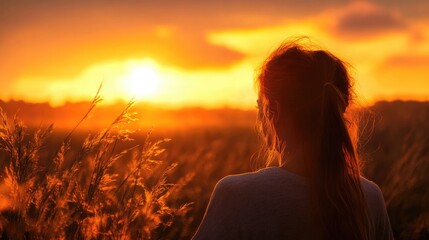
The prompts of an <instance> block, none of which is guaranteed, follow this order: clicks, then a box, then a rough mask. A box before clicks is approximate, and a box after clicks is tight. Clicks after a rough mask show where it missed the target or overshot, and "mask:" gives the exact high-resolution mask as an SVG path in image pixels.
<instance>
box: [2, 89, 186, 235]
mask: <svg viewBox="0 0 429 240" xmlns="http://www.w3.org/2000/svg"><path fill="white" fill-rule="evenodd" d="M100 100H101V98H100V96H99V92H98V93H97V95H96V96H95V98H94V100H93V102H92V104H91V107H90V109H89V110H88V112H87V113H86V114H85V116H84V117H83V118H82V120H81V121H80V122H79V123H78V124H77V126H76V127H75V128H74V129H73V130H72V131H71V132H70V133H69V134H68V135H67V136H66V137H65V138H64V139H63V140H62V141H61V143H60V144H58V147H57V148H52V147H51V148H48V147H46V146H45V142H46V139H47V138H48V137H49V136H50V134H51V133H52V130H53V125H50V126H48V127H46V128H43V129H42V128H40V129H39V130H36V131H30V130H28V129H27V128H26V126H25V125H24V124H23V123H22V122H21V121H20V120H19V118H18V117H17V116H15V117H13V118H12V119H9V118H8V116H6V114H5V113H4V112H3V110H1V109H0V121H1V122H0V149H1V150H2V151H3V152H4V153H6V157H5V163H4V164H3V165H4V169H2V170H3V171H4V172H3V173H2V174H1V175H2V176H4V177H3V179H1V184H0V194H1V203H0V230H1V232H2V235H1V238H6V239H7V238H11V239H23V238H26V239H28V238H30V239H58V238H67V239H92V238H109V239H128V238H132V239H137V238H139V239H153V238H156V239H159V238H163V237H166V236H164V235H165V231H164V230H165V229H167V228H168V227H169V226H170V225H171V224H172V222H173V220H174V219H175V218H176V217H177V216H183V215H184V214H186V213H187V211H188V210H189V206H190V204H182V205H178V206H177V204H173V203H174V202H175V201H173V200H177V199H180V198H181V197H180V195H179V192H180V189H181V188H182V187H183V186H184V185H185V184H186V182H187V181H189V179H190V177H189V176H188V175H185V177H183V178H182V179H179V181H178V182H177V183H172V182H170V181H169V180H168V177H169V175H170V174H171V173H172V172H173V171H174V169H175V168H176V164H175V163H173V164H169V165H166V164H165V163H164V162H163V156H164V148H163V144H164V143H165V142H166V141H168V139H164V140H161V141H156V142H152V141H151V140H150V134H148V135H147V137H146V138H145V139H144V141H143V142H142V144H140V145H138V144H134V145H133V146H132V147H127V148H125V149H119V147H118V146H119V145H120V144H121V143H124V142H128V143H134V142H135V140H133V139H132V137H131V134H132V131H130V130H129V129H127V128H126V125H127V123H129V122H131V121H134V120H135V118H134V114H133V113H132V112H131V110H130V109H131V107H132V105H133V102H130V103H129V104H128V105H127V106H126V107H125V109H124V111H123V112H121V113H120V114H119V115H118V117H117V118H116V119H114V121H113V122H112V123H111V125H110V126H109V127H107V128H106V129H104V130H103V131H101V132H99V133H98V134H95V135H89V136H87V137H86V139H85V140H84V141H83V143H82V144H81V146H80V148H79V149H71V138H72V135H73V133H74V131H75V130H76V129H77V127H78V126H79V125H80V123H81V122H82V121H84V120H85V119H86V118H87V117H88V116H89V115H90V114H91V112H92V111H93V109H94V107H95V106H96V105H97V103H98V102H99V101H100ZM47 150H49V151H47ZM118 164H120V165H127V167H125V168H116V167H115V166H116V165H118Z"/></svg>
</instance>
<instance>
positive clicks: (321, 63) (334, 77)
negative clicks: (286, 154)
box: [256, 42, 352, 153]
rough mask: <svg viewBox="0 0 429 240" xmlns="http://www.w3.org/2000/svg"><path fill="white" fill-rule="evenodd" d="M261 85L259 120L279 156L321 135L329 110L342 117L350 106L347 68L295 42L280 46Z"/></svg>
mask: <svg viewBox="0 0 429 240" xmlns="http://www.w3.org/2000/svg"><path fill="white" fill-rule="evenodd" d="M256 84H257V86H258V105H259V111H260V112H259V121H260V123H261V127H262V132H263V135H264V137H265V138H266V140H267V144H268V145H269V146H268V147H269V148H270V149H271V150H276V151H277V152H279V153H281V152H282V151H288V150H287V149H285V148H287V146H288V145H289V146H290V145H293V144H294V142H296V141H298V140H300V141H309V140H310V139H313V138H314V136H315V134H316V133H317V132H318V131H320V130H321V129H320V126H319V125H320V124H316V123H318V122H321V121H322V119H321V118H322V116H323V110H324V109H325V107H326V106H324V105H329V107H331V108H334V110H336V111H338V114H343V113H344V112H345V110H346V108H347V107H348V105H349V103H350V102H351V98H352V97H351V96H352V92H351V80H350V77H349V75H348V73H347V69H346V67H345V64H344V63H343V62H342V61H341V60H340V59H338V58H337V57H335V56H333V55H332V54H330V53H329V52H327V51H324V50H310V49H306V48H305V47H303V46H301V45H299V44H298V43H295V42H292V43H287V44H283V45H281V46H280V47H279V48H278V49H277V50H275V51H274V52H273V53H272V54H271V55H270V56H269V57H268V59H267V60H266V61H265V63H264V64H263V66H262V68H261V71H260V73H259V76H258V78H257V82H256Z"/></svg>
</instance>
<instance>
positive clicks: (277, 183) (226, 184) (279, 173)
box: [215, 167, 305, 193]
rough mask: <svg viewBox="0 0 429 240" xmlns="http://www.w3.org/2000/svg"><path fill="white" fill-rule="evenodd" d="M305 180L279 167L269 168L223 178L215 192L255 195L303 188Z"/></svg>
mask: <svg viewBox="0 0 429 240" xmlns="http://www.w3.org/2000/svg"><path fill="white" fill-rule="evenodd" d="M304 184H305V178H304V177H302V176H299V175H296V174H293V173H291V172H288V171H286V170H284V169H281V168H278V167H268V168H264V169H261V170H259V171H256V172H247V173H242V174H235V175H228V176H226V177H224V178H222V179H221V180H220V181H219V182H218V183H217V184H216V187H215V190H223V191H236V192H241V193H245V192H247V193H254V192H257V191H258V190H260V191H268V190H270V189H279V188H287V187H302V186H303V185H304Z"/></svg>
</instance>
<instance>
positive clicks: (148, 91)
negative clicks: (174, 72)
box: [124, 66, 159, 99]
mask: <svg viewBox="0 0 429 240" xmlns="http://www.w3.org/2000/svg"><path fill="white" fill-rule="evenodd" d="M124 82H125V87H126V90H127V92H128V93H129V94H130V95H131V96H132V97H134V98H138V99H140V98H145V97H150V96H153V95H155V94H156V93H157V91H158V88H159V74H158V71H157V70H156V69H155V67H152V66H141V67H136V68H134V69H133V70H132V71H131V72H130V73H129V75H128V76H126V77H125V78H124Z"/></svg>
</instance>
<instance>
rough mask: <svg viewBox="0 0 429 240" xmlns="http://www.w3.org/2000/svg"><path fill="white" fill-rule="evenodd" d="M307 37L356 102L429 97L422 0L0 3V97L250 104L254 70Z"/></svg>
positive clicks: (427, 13)
mask: <svg viewBox="0 0 429 240" xmlns="http://www.w3.org/2000/svg"><path fill="white" fill-rule="evenodd" d="M299 36H307V37H309V39H310V40H311V43H312V44H314V45H317V46H319V47H321V48H323V49H327V50H329V51H331V52H332V53H334V54H335V55H337V56H338V57H340V58H341V59H342V60H344V61H345V62H347V63H349V64H350V66H351V67H350V72H351V75H352V76H353V78H354V79H355V89H356V92H357V95H358V99H359V101H360V102H361V103H362V104H371V103H373V102H374V101H378V100H394V99H404V100H429V67H428V66H429V1H427V0H408V1H405V0H403V1H400V0H378V1H345V0H337V1H331V0H326V1H319V0H311V1H295V0H282V1H280V0H272V1H269V0H266V1H259V0H246V1H245V0H237V1H223V0H217V1H216V0H206V1H200V0H187V1H185V0H176V1H168V0H158V1H144V0H140V1H136V0H123V1H113V0H112V1H110V0H105V1H82V0H75V1H69V0H40V1H33V0H25V1H24V0H0V99H3V100H10V99H14V100H25V101H29V102H49V103H50V104H52V105H54V106H56V105H61V104H63V103H65V102H79V101H88V100H91V99H92V98H93V96H94V94H95V93H96V91H97V89H98V86H99V85H100V83H101V82H102V83H103V88H102V95H103V97H104V99H105V102H107V103H112V102H116V101H127V100H129V99H130V98H135V99H137V100H138V101H145V102H151V103H156V104H163V105H166V106H172V107H183V106H185V107H186V106H201V107H224V106H229V107H239V108H253V107H254V105H255V99H256V94H255V89H254V84H253V82H254V78H255V71H257V69H258V68H259V67H260V66H261V64H262V63H263V61H264V60H265V58H266V57H267V56H268V55H269V53H270V52H271V51H272V50H274V49H275V48H276V47H277V46H278V45H279V44H280V43H282V42H283V41H285V40H287V39H293V38H296V37H299Z"/></svg>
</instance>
